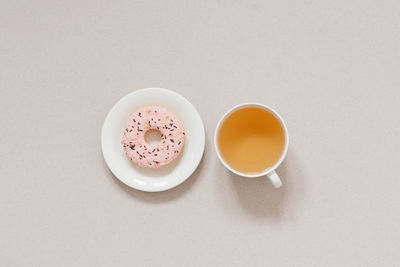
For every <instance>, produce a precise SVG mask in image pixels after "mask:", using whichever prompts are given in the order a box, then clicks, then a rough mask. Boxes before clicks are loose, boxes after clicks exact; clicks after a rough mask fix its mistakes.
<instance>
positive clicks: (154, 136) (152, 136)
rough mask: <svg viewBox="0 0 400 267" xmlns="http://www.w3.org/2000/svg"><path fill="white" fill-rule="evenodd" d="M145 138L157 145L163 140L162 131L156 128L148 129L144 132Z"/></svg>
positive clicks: (151, 143)
mask: <svg viewBox="0 0 400 267" xmlns="http://www.w3.org/2000/svg"><path fill="white" fill-rule="evenodd" d="M144 140H145V141H146V143H148V144H149V145H155V144H157V143H159V142H161V132H160V131H158V130H154V129H151V130H148V131H147V132H146V133H145V134H144Z"/></svg>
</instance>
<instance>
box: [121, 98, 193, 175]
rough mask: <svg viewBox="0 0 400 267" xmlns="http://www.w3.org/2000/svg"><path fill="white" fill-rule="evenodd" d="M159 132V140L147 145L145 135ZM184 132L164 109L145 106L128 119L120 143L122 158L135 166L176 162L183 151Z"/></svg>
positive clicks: (171, 114)
mask: <svg viewBox="0 0 400 267" xmlns="http://www.w3.org/2000/svg"><path fill="white" fill-rule="evenodd" d="M149 130H156V131H159V132H160V133H161V141H160V142H158V143H157V144H148V143H147V142H146V141H145V135H146V132H147V131H149ZM184 142H185V131H184V128H183V124H182V122H181V121H180V120H179V118H178V117H177V116H176V115H175V114H174V113H172V112H171V111H169V110H168V109H166V108H163V107H160V106H146V107H142V108H140V109H139V110H137V111H136V112H134V113H133V114H132V115H131V116H130V117H129V119H128V121H127V123H126V126H125V130H124V134H123V137H122V144H123V147H124V150H125V153H126V155H127V156H128V158H130V160H131V161H132V162H134V163H136V164H138V165H139V166H142V167H146V168H159V167H161V166H164V165H167V164H169V163H170V162H171V161H173V160H174V159H176V158H177V157H178V155H179V154H180V153H181V151H182V149H183V145H184Z"/></svg>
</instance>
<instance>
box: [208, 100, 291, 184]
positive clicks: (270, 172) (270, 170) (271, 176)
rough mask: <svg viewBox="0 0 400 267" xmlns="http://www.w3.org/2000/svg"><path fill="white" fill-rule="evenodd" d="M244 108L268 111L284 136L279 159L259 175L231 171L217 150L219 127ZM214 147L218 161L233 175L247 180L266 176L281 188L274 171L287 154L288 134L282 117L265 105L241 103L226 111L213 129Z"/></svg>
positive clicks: (280, 182)
mask: <svg viewBox="0 0 400 267" xmlns="http://www.w3.org/2000/svg"><path fill="white" fill-rule="evenodd" d="M246 107H257V108H261V109H264V110H266V111H268V112H269V113H271V114H273V115H274V116H275V117H276V118H277V119H278V121H279V122H280V123H281V125H282V128H283V130H284V134H285V147H284V149H283V151H282V155H281V157H280V158H279V160H278V161H277V162H276V163H275V164H274V165H273V166H272V167H271V168H268V169H267V170H265V171H264V172H260V173H242V172H239V171H237V170H235V169H233V168H232V167H231V166H229V165H228V164H227V163H226V162H225V160H224V159H223V157H222V156H221V153H220V151H219V148H218V134H219V130H220V128H221V125H222V124H223V123H224V121H225V119H226V118H228V117H229V116H230V115H231V114H232V113H233V112H235V111H236V110H239V109H242V108H246ZM214 146H215V151H216V152H217V155H218V158H219V160H220V161H221V162H222V164H223V165H224V166H225V167H226V168H227V169H228V170H230V171H231V172H233V173H235V174H237V175H240V176H243V177H247V178H255V177H260V176H268V178H269V179H270V181H271V182H272V184H273V185H274V186H275V187H276V188H279V187H281V186H282V181H281V179H280V178H279V176H278V174H277V173H276V172H275V170H276V168H278V166H279V165H280V164H281V163H282V161H283V159H284V158H285V157H286V154H287V151H288V147H289V134H288V131H287V128H286V124H285V122H284V121H283V119H282V117H281V116H279V114H278V113H277V112H276V111H275V110H273V109H272V108H270V107H268V106H266V105H263V104H259V103H243V104H239V105H237V106H234V107H233V108H231V109H230V110H228V111H227V112H226V113H225V114H224V115H223V116H222V118H221V119H220V120H219V122H218V124H217V128H216V129H215V134H214Z"/></svg>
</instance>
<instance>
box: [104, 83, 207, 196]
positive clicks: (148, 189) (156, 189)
mask: <svg viewBox="0 0 400 267" xmlns="http://www.w3.org/2000/svg"><path fill="white" fill-rule="evenodd" d="M151 90H155V91H164V92H167V93H169V94H172V95H174V96H175V97H179V98H182V99H183V100H184V101H186V102H187V103H188V104H189V105H190V106H191V107H193V110H194V111H195V113H196V115H197V117H198V118H199V120H200V124H201V128H202V131H201V135H202V137H203V138H202V140H203V142H202V144H201V152H200V155H199V157H198V159H197V162H196V164H194V167H193V169H192V170H191V171H190V172H189V173H188V175H186V177H184V178H182V179H178V180H177V182H176V183H168V185H167V186H165V187H145V186H140V185H139V184H128V183H126V182H125V181H124V179H121V178H120V177H118V175H116V173H115V172H114V170H113V168H112V167H111V166H112V165H110V163H109V161H108V160H107V156H106V153H105V152H104V151H105V141H104V139H105V136H104V134H105V133H104V132H105V127H106V122H107V121H108V120H109V116H111V115H110V114H112V112H113V110H114V109H115V108H117V107H118V105H119V104H120V103H121V102H122V101H123V100H124V99H126V98H128V97H131V96H132V95H135V94H138V93H141V92H143V91H151ZM100 139H101V150H102V154H103V159H104V161H105V162H106V165H107V167H108V169H109V170H110V171H111V173H112V174H113V175H114V176H115V178H117V179H118V180H119V181H120V182H122V183H123V184H125V185H127V186H129V187H130V188H134V189H136V190H140V191H144V192H162V191H166V190H169V189H172V188H175V187H177V186H178V185H180V184H182V183H183V182H184V181H186V180H187V179H189V178H190V177H191V176H192V174H193V173H194V172H195V171H196V169H197V168H198V166H199V164H200V163H201V161H202V159H203V156H204V150H205V128H204V122H203V119H202V117H201V116H200V113H199V111H198V110H197V109H196V107H195V106H194V105H193V104H192V103H191V102H190V101H189V100H188V99H187V98H186V97H184V96H183V95H181V94H179V93H177V92H175V91H172V90H170V89H166V88H160V87H147V88H141V89H137V90H134V91H132V92H130V93H128V94H126V95H125V96H123V97H121V98H120V99H119V100H118V101H117V102H116V103H115V104H114V105H113V106H112V107H111V108H110V110H109V111H108V112H107V115H106V116H105V118H104V121H103V125H102V128H101V138H100Z"/></svg>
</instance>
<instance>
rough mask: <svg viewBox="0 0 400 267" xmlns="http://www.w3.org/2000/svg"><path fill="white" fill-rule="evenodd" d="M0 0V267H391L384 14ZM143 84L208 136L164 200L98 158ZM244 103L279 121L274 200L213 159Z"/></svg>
mask: <svg viewBox="0 0 400 267" xmlns="http://www.w3.org/2000/svg"><path fill="white" fill-rule="evenodd" d="M0 1H1V2H0V40H1V41H0V93H1V94H0V127H1V128H0V130H1V138H0V178H1V185H0V212H1V213H0V214H1V219H0V230H1V238H0V265H1V266H398V265H399V262H400V253H399V251H398V250H399V246H400V227H399V224H400V193H399V192H400V179H399V173H400V164H399V158H400V152H399V150H400V149H399V148H400V139H399V136H400V118H399V116H400V115H399V114H400V108H399V103H400V93H399V88H400V49H399V48H400V17H399V13H400V2H399V1H394V0H393V1H390V0H388V1H352V0H350V1H344V0H339V1H337V0H335V1H303V2H302V1H256V2H255V1H179V0H178V1H119V0H116V1H87V0H83V1H76V0H73V1H63V2H53V1H5V0H0ZM143 87H165V88H169V89H173V90H176V91H177V92H178V93H180V94H182V95H184V96H185V97H187V98H188V99H189V100H190V101H191V102H192V103H193V104H194V105H195V106H196V108H197V109H198V110H199V112H200V114H201V116H202V118H203V120H204V123H205V128H206V150H205V154H204V157H203V160H202V162H201V164H200V166H199V168H198V169H197V171H196V172H195V173H194V174H193V176H192V177H191V178H189V179H188V180H187V181H186V182H184V183H183V184H182V185H181V186H179V187H177V188H175V189H172V190H170V191H166V192H164V193H155V194H152V193H144V192H139V191H136V190H134V189H131V188H129V187H127V186H125V185H123V184H122V183H120V182H119V181H118V180H117V179H116V178H115V177H113V175H112V174H111V173H110V171H109V170H108V168H107V167H106V165H105V163H104V161H103V158H102V155H101V148H100V130H101V126H102V123H103V121H104V118H105V116H106V114H107V112H108V111H109V109H110V108H111V106H112V105H113V104H114V103H115V102H116V101H117V100H118V99H120V98H121V97H122V96H124V95H126V94H127V93H129V92H131V91H132V90H134V89H138V88H143ZM246 101H257V102H261V103H265V104H267V105H270V106H271V107H273V108H274V109H276V110H277V111H278V112H279V114H281V115H282V117H283V118H284V119H285V121H286V122H287V126H288V129H289V133H290V138H291V140H290V141H291V142H290V148H289V152H288V156H287V160H286V161H285V162H284V164H283V165H282V166H281V167H280V168H279V169H278V173H279V174H280V175H281V176H282V177H283V183H284V185H283V187H282V188H281V189H278V190H277V189H274V188H273V186H272V185H271V184H270V183H269V182H268V181H267V180H266V179H262V178H261V179H256V180H245V179H242V178H238V177H235V176H234V175H232V174H231V173H230V172H228V171H227V170H226V169H225V168H224V167H223V166H222V165H221V163H220V162H218V160H217V157H216V154H215V153H214V150H213V144H212V137H213V131H214V128H215V126H216V124H217V122H218V119H219V117H220V116H221V115H222V114H223V113H224V112H225V111H226V110H228V109H229V108H230V107H232V106H234V105H236V104H238V103H241V102H246Z"/></svg>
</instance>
